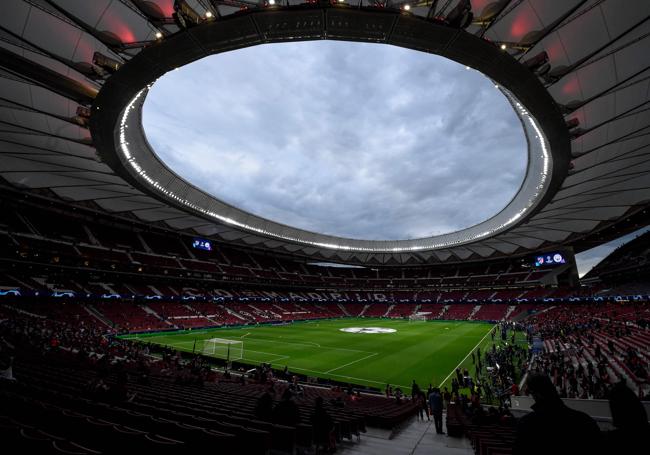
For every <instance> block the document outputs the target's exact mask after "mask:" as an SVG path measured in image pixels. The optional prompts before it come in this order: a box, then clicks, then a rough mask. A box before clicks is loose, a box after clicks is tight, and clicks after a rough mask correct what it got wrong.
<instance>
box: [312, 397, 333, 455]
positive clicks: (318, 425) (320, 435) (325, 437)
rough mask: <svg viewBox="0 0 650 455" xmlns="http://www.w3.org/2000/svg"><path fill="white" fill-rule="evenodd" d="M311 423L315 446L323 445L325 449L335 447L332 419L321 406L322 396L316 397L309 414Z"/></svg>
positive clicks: (328, 449)
mask: <svg viewBox="0 0 650 455" xmlns="http://www.w3.org/2000/svg"><path fill="white" fill-rule="evenodd" d="M311 425H312V428H313V431H314V442H315V443H316V447H317V448H318V447H319V446H323V447H324V448H325V450H326V451H330V450H334V449H336V445H335V442H334V433H333V431H334V420H333V419H332V416H330V415H329V413H328V412H327V411H326V410H325V407H324V406H323V398H322V397H317V398H316V401H315V405H314V412H313V414H312V415H311Z"/></svg>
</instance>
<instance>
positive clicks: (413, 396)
mask: <svg viewBox="0 0 650 455" xmlns="http://www.w3.org/2000/svg"><path fill="white" fill-rule="evenodd" d="M419 394H420V386H419V385H417V384H416V383H415V379H413V383H412V384H411V400H413V401H415V399H416V398H417V396H418V395H419Z"/></svg>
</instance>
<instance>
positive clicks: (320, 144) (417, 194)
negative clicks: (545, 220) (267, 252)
mask: <svg viewBox="0 0 650 455" xmlns="http://www.w3.org/2000/svg"><path fill="white" fill-rule="evenodd" d="M143 121H144V126H145V131H146V134H147V137H148V139H149V141H150V142H151V144H152V145H153V147H154V149H155V150H156V152H157V153H158V154H159V155H160V157H161V158H162V159H163V160H164V161H165V162H166V163H167V164H168V165H169V166H170V167H171V168H172V169H174V170H175V171H176V172H177V173H178V174H180V175H181V176H183V177H184V178H186V179H187V180H189V181H191V182H193V183H194V184H195V185H197V186H199V187H200V188H202V189H204V190H206V191H208V192H209V193H211V194H213V195H214V196H216V197H218V198H220V199H222V200H224V201H226V202H228V203H230V204H233V205H236V206H239V207H240V208H243V209H245V210H248V211H250V212H252V213H255V214H257V215H260V216H263V217H265V218H269V219H272V220H274V221H278V222H281V223H285V224H289V225H292V226H296V227H300V228H303V229H308V230H311V231H317V232H321V233H326V234H333V235H340V236H345V237H352V238H364V239H406V238H416V237H423V236H428V235H433V234H442V233H445V232H450V231H454V230H457V229H461V228H464V227H468V226H471V225H473V224H476V223H478V222H481V221H483V220H485V219H487V218H488V217H490V216H492V215H494V214H496V213H497V212H498V211H499V210H500V209H502V208H503V207H504V206H505V205H506V204H507V203H508V202H509V201H510V199H511V198H512V197H513V196H514V194H515V192H516V191H517V189H518V188H519V186H520V184H521V182H522V180H523V177H524V172H525V167H526V152H525V147H526V146H525V139H524V135H523V131H522V129H521V126H520V124H519V122H518V120H517V118H516V117H515V114H514V112H513V111H512V108H511V107H510V106H509V105H508V104H507V102H506V100H505V97H504V96H503V95H502V94H501V92H500V91H499V90H497V89H495V87H494V85H493V84H492V83H491V81H490V80H488V79H487V78H485V77H484V76H482V75H481V74H479V73H477V72H475V71H473V70H467V69H465V67H463V66H461V65H458V64H456V63H454V62H451V61H449V60H446V59H444V58H442V57H438V56H433V55H429V54H424V53H420V52H416V51H411V50H405V49H401V48H396V47H390V46H385V45H376V44H361V43H343V42H335V41H313V42H305V43H291V44H269V45H264V46H256V47H252V48H248V49H243V50H239V51H234V52H229V53H226V54H222V55H215V56H211V57H208V58H206V59H203V60H201V61H198V62H196V63H193V64H191V65H188V66H186V67H183V68H181V69H179V70H177V71H172V72H170V73H169V74H167V75H165V76H164V77H163V78H161V79H160V80H159V81H158V82H157V83H156V84H155V85H154V87H153V89H152V90H151V92H150V94H149V96H148V98H147V101H146V103H145V107H144V114H143Z"/></svg>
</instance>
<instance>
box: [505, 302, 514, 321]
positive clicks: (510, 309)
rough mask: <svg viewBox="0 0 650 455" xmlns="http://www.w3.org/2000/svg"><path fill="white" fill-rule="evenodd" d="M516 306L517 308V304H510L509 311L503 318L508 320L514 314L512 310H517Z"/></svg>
mask: <svg viewBox="0 0 650 455" xmlns="http://www.w3.org/2000/svg"><path fill="white" fill-rule="evenodd" d="M516 308H517V307H516V306H514V305H510V306H509V307H508V311H506V314H505V316H504V317H503V319H505V320H506V321H507V320H508V318H509V317H510V315H511V314H512V312H513V311H515V309H516Z"/></svg>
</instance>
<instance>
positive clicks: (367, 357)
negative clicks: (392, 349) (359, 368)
mask: <svg viewBox="0 0 650 455" xmlns="http://www.w3.org/2000/svg"><path fill="white" fill-rule="evenodd" d="M377 354H379V353H378V352H373V353H372V354H370V355H367V356H365V357H362V358H360V359H358V360H353V361H352V362H349V363H346V364H345V365H341V366H340V367H336V368H332V369H331V370H327V371H326V372H325V374H330V373H331V372H332V371H336V370H340V369H341V368H343V367H347V366H348V365H352V364H353V363H357V362H361V361H362V360H366V359H369V358H370V357H374V356H376V355H377Z"/></svg>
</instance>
